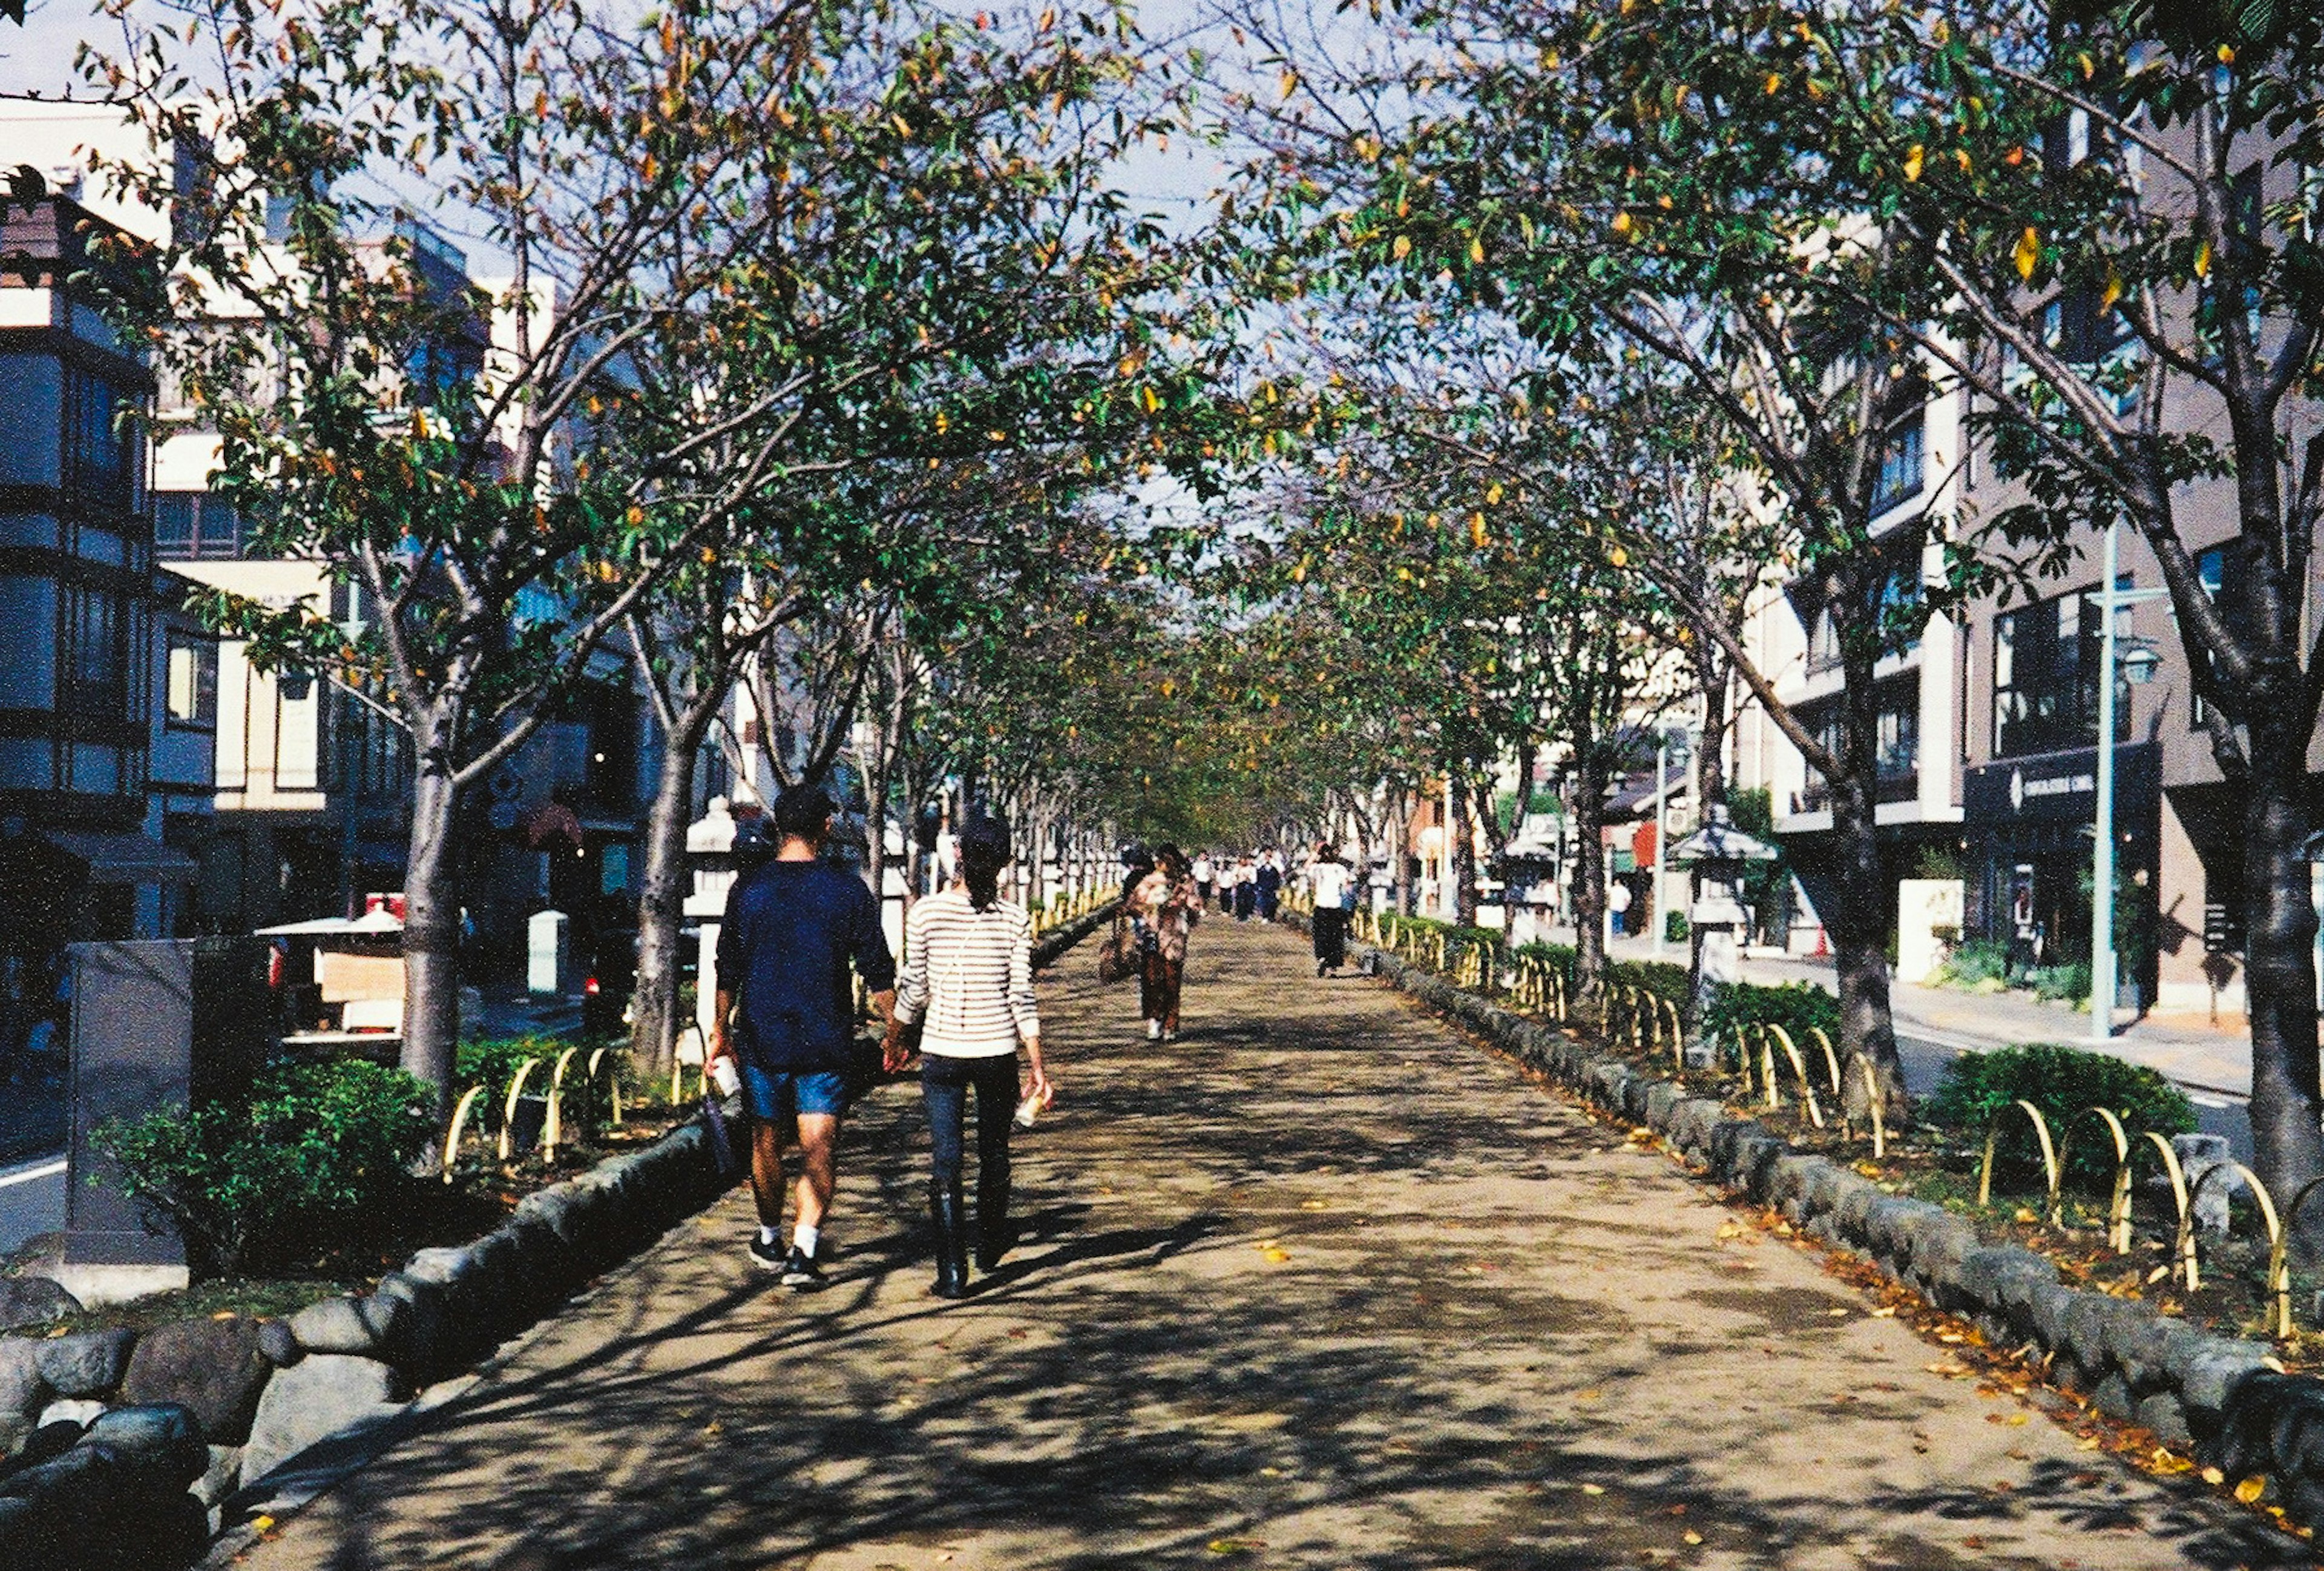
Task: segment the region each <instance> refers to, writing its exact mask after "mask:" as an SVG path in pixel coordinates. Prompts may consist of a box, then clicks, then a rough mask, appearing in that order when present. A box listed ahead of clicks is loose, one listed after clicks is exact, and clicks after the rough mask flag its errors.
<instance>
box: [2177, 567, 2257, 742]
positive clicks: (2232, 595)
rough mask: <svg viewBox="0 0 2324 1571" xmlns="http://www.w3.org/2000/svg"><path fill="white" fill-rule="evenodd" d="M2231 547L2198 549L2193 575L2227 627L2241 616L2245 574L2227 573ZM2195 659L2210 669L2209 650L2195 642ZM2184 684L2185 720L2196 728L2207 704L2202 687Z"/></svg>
mask: <svg viewBox="0 0 2324 1571" xmlns="http://www.w3.org/2000/svg"><path fill="white" fill-rule="evenodd" d="M2232 549H2233V548H2232V547H2230V546H2224V545H2217V546H2213V547H2212V548H2211V549H2210V550H2207V551H2200V552H2198V553H2197V554H2196V557H2195V577H2196V578H2197V579H2198V580H2199V582H2200V583H2201V584H2202V586H2203V593H2205V594H2206V595H2209V596H2210V597H2211V599H2212V601H2213V602H2214V603H2215V604H2217V605H2218V607H2219V615H2220V616H2221V617H2222V618H2224V619H2225V620H2226V621H2227V625H2228V626H2230V627H2233V626H2235V625H2236V624H2239V623H2240V622H2241V621H2242V620H2243V617H2244V605H2243V595H2242V593H2241V589H2242V586H2243V584H2244V580H2245V575H2243V574H2241V573H2237V574H2235V575H2233V576H2232V577H2230V576H2229V574H2228V572H2227V553H2228V551H2229V550H2232ZM2195 659H2196V660H2197V661H2199V662H2201V669H2202V670H2205V671H2209V670H2210V669H2211V652H2210V651H2209V650H2208V649H2204V648H2201V647H2198V648H2197V649H2196V650H2195ZM2188 687H2189V698H2188V704H2187V712H2188V717H2189V723H2190V725H2191V726H2192V727H2193V728H2194V729H2195V730H2198V731H2200V730H2202V729H2203V728H2204V727H2205V726H2206V725H2209V723H2210V718H2211V707H2210V705H2209V704H2208V703H2206V702H2205V701H2204V698H2203V690H2202V689H2201V688H2199V687H2196V686H2195V685H2194V684H2193V683H2191V682H2190V683H2189V684H2188Z"/></svg>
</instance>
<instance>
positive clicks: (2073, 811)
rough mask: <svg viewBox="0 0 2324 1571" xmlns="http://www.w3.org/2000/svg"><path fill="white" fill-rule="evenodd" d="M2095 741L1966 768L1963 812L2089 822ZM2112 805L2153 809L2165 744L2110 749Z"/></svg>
mask: <svg viewBox="0 0 2324 1571" xmlns="http://www.w3.org/2000/svg"><path fill="white" fill-rule="evenodd" d="M2114 792H2115V810H2116V813H2118V814H2123V815H2125V816H2127V815H2128V812H2129V811H2130V810H2133V809H2142V808H2143V809H2152V808H2153V805H2155V804H2157V803H2159V802H2160V801H2161V799H2162V795H2163V750H2162V748H2160V747H2159V746H2157V745H2156V744H2153V743H2152V742H2138V743H2130V744H2123V745H2120V746H2117V747H2116V749H2115V750H2114ZM2097 813H2098V749H2097V748H2095V747H2082V748H2077V749H2075V750H2074V751H2072V752H2070V753H2039V754H2036V755H2035V756H2033V757H2031V758H2012V759H2005V760H2003V761H2001V762H1997V763H1984V764H1978V765H1977V766H1975V767H1973V768H1971V769H1969V771H1968V772H1966V773H1965V775H1964V776H1963V778H1962V781H1961V816H1962V818H1964V819H1965V820H1966V821H1967V822H1969V823H1972V824H2008V823H2057V822H2060V821H2071V822H2074V823H2080V824H2087V823H2089V821H2090V820H2091V819H2092V818H2095V817H2096V816H2097Z"/></svg>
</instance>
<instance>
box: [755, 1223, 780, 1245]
mask: <svg viewBox="0 0 2324 1571" xmlns="http://www.w3.org/2000/svg"><path fill="white" fill-rule="evenodd" d="M775 1232H776V1230H775V1229H774V1228H771V1227H769V1226H767V1225H766V1224H763V1223H761V1224H760V1227H759V1242H760V1243H764V1244H768V1245H772V1244H773V1243H774V1242H775Z"/></svg>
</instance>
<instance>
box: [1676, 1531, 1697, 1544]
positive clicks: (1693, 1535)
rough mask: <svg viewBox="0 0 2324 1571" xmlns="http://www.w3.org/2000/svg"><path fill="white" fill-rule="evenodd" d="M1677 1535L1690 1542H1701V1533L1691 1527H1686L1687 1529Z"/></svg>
mask: <svg viewBox="0 0 2324 1571" xmlns="http://www.w3.org/2000/svg"><path fill="white" fill-rule="evenodd" d="M1679 1537H1681V1538H1683V1539H1685V1540H1686V1541H1687V1542H1688V1543H1690V1544H1700V1543H1701V1542H1702V1535H1701V1533H1698V1532H1696V1531H1695V1530H1694V1529H1692V1528H1689V1529H1687V1530H1686V1531H1685V1532H1683V1533H1681V1534H1680V1535H1679Z"/></svg>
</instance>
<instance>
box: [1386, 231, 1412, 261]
mask: <svg viewBox="0 0 2324 1571" xmlns="http://www.w3.org/2000/svg"><path fill="white" fill-rule="evenodd" d="M1388 254H1389V255H1391V256H1393V257H1395V258H1396V259H1397V261H1398V262H1401V261H1403V260H1404V259H1405V258H1406V257H1407V256H1409V255H1411V254H1412V236H1409V235H1398V236H1397V237H1396V244H1395V245H1391V246H1389V247H1388Z"/></svg>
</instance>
